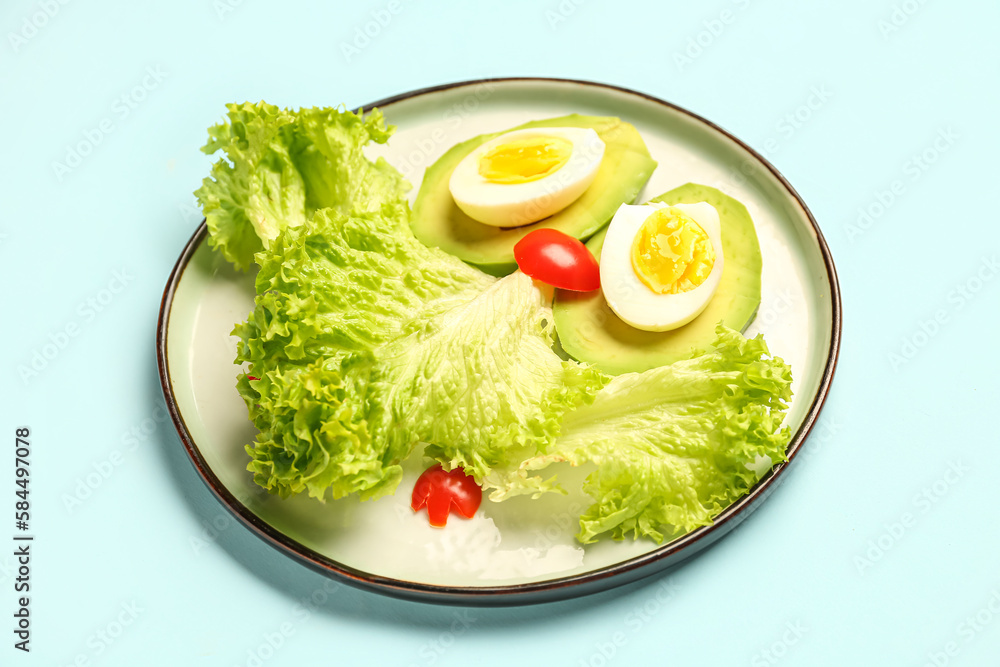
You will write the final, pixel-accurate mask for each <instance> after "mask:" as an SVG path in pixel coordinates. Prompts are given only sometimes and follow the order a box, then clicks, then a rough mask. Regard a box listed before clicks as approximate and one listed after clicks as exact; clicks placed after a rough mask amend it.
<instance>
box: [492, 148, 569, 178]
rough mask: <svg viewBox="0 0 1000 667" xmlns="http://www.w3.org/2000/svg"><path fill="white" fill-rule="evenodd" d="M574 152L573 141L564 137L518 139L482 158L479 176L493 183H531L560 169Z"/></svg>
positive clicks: (494, 149)
mask: <svg viewBox="0 0 1000 667" xmlns="http://www.w3.org/2000/svg"><path fill="white" fill-rule="evenodd" d="M572 152H573V143H572V142H570V141H568V140H566V139H563V138H562V137H550V136H548V137H547V136H537V137H529V138H527V139H515V140H514V141H508V142H506V143H503V144H500V145H499V146H496V147H495V148H493V149H492V150H491V151H489V152H488V153H486V155H483V156H482V157H481V158H479V175H480V176H482V177H483V178H485V179H486V180H487V181H490V182H491V183H501V184H506V185H510V184H514V183H529V182H531V181H537V180H538V179H540V178H544V177H545V176H548V175H549V174H552V173H555V172H556V171H559V169H561V168H562V167H563V165H565V164H566V162H567V161H569V157H570V154H571V153H572Z"/></svg>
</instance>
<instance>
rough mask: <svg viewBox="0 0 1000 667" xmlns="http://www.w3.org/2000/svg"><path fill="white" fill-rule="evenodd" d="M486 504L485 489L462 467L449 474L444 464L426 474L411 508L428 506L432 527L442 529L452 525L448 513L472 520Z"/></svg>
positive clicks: (421, 480)
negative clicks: (449, 524)
mask: <svg viewBox="0 0 1000 667" xmlns="http://www.w3.org/2000/svg"><path fill="white" fill-rule="evenodd" d="M482 502H483V490H482V489H481V488H479V485H478V484H476V480H475V479H474V478H473V477H472V476H471V475H466V474H465V470H463V469H462V468H455V469H454V470H451V471H448V472H445V471H444V468H442V467H441V464H437V465H434V466H431V467H430V468H428V469H427V470H425V471H424V472H423V474H422V475H420V477H419V478H418V479H417V483H416V484H414V485H413V497H412V498H411V500H410V507H412V508H413V511H414V512H416V511H419V510H420V509H422V508H423V507H425V506H426V507H427V516H428V517H429V518H430V521H431V525H432V526H437V527H438V528H440V527H442V526H444V525H445V524H447V523H448V513H449V512H451V511H455V513H456V514H461V515H462V516H464V517H465V518H466V519H471V518H472V516H473V515H474V514H475V513H476V510H477V509H479V505H480V503H482Z"/></svg>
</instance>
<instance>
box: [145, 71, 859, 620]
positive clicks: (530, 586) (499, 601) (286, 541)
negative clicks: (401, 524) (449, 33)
mask: <svg viewBox="0 0 1000 667" xmlns="http://www.w3.org/2000/svg"><path fill="white" fill-rule="evenodd" d="M514 82H530V83H554V84H571V85H578V86H585V87H594V88H602V89H606V90H611V91H614V92H616V93H625V94H628V95H632V96H635V97H639V98H642V99H644V100H647V101H650V102H653V103H655V104H658V105H662V106H664V107H667V108H668V109H671V110H672V111H674V112H679V113H681V114H684V115H687V116H688V117H690V118H692V119H694V120H696V121H698V122H700V123H702V124H704V125H705V126H707V127H709V128H711V129H712V130H714V131H715V132H717V133H719V134H721V135H723V136H725V137H726V138H728V139H729V140H731V141H732V142H734V143H735V144H737V145H738V146H740V147H741V148H743V149H744V150H745V151H747V152H748V153H750V155H752V156H753V157H754V159H756V160H757V161H758V162H759V163H760V164H762V165H764V167H766V168H767V169H768V170H769V171H770V172H771V174H772V175H773V176H774V177H775V178H776V179H777V180H778V181H779V182H780V183H781V185H782V187H784V188H785V189H786V190H787V191H788V193H789V194H791V195H792V197H793V198H794V199H795V200H796V202H797V203H798V205H799V206H800V207H801V208H802V210H803V212H804V213H805V214H806V217H807V218H808V219H809V222H810V224H811V225H812V229H813V233H814V234H815V236H816V240H817V243H818V245H819V248H820V252H821V254H822V256H823V262H824V264H825V266H826V271H827V279H828V281H829V284H830V293H831V306H832V332H831V336H830V348H829V354H828V357H827V362H826V366H825V368H824V370H823V375H822V379H821V381H820V386H819V389H818V391H817V392H816V396H815V397H814V398H813V402H812V405H811V406H810V408H809V411H808V413H807V414H806V417H805V419H804V420H803V422H802V426H801V427H800V428H799V429H798V431H797V432H796V433H795V434H794V435H793V436H792V439H791V441H790V443H789V445H788V461H786V462H783V463H781V464H779V465H776V466H774V468H772V469H771V471H770V472H769V473H767V474H765V476H764V477H762V478H761V480H760V481H759V482H758V483H757V484H756V485H755V486H754V487H753V488H752V489H751V490H750V491H749V492H748V493H747V494H746V495H745V496H743V497H742V498H740V499H739V500H737V501H736V502H734V503H733V504H732V505H730V506H729V507H728V508H727V509H726V510H725V511H723V512H722V513H721V514H720V515H719V516H718V517H716V519H715V523H714V524H712V525H710V526H703V527H701V528H698V529H696V530H694V531H692V532H690V533H688V534H687V535H684V536H683V537H680V538H678V539H676V540H674V541H672V542H670V543H668V544H665V545H664V546H662V547H660V548H658V549H655V550H654V551H651V552H649V553H646V554H643V555H641V556H637V557H635V558H631V559H629V560H626V561H623V562H621V563H616V564H614V565H610V566H606V567H603V568H600V569H598V570H593V571H590V572H586V573H583V574H578V575H574V576H570V577H562V578H557V579H551V580H546V581H539V582H533V583H526V584H517V585H511V586H488V587H485V586H484V587H466V586H443V585H434V584H425V583H419V582H412V581H405V580H400V579H393V578H390V577H383V576H379V575H376V574H372V573H369V572H364V571H361V570H358V569H355V568H352V567H349V566H347V565H344V564H342V563H338V562H337V561H335V560H333V559H331V558H328V557H327V556H324V555H322V554H320V553H318V552H316V551H313V550H312V549H310V548H308V547H306V546H305V545H303V544H301V543H299V542H297V541H295V540H293V539H291V538H289V537H288V536H286V535H285V534H283V533H282V532H281V531H279V530H277V529H276V528H274V527H272V526H271V525H269V524H267V523H265V522H264V521H263V520H262V519H260V518H259V517H258V516H257V515H256V514H254V513H253V512H252V511H250V509H249V508H248V507H247V506H246V505H244V504H243V503H242V502H241V501H239V500H238V499H237V498H236V497H235V496H234V495H233V494H232V493H231V492H230V491H229V489H227V488H226V487H225V486H223V484H222V482H221V481H220V480H219V478H218V477H217V476H216V474H215V473H214V472H213V471H212V469H211V468H210V467H209V466H208V464H207V462H206V461H205V458H204V457H203V456H202V454H201V452H200V450H199V449H198V446H197V445H196V444H195V442H194V439H193V438H192V436H191V433H190V431H189V430H188V428H187V425H186V424H185V422H184V418H183V416H182V415H181V413H180V410H179V408H178V405H177V401H176V399H175V397H174V393H173V388H172V385H171V381H170V372H169V366H168V363H167V325H168V323H169V314H170V308H171V305H172V303H173V297H174V293H175V291H176V289H177V286H178V284H179V283H180V280H181V277H182V275H183V273H184V269H185V268H186V267H187V265H188V263H189V261H190V260H191V257H192V256H193V255H194V253H195V251H196V250H197V249H198V247H199V246H200V245H201V243H202V242H203V241H204V239H205V237H206V236H207V233H208V229H207V227H206V224H205V222H204V221H203V222H202V224H201V225H200V226H199V227H198V229H197V230H196V231H195V233H194V235H193V236H192V237H191V239H190V240H189V241H188V243H187V245H186V246H185V247H184V250H183V252H182V253H181V255H180V257H179V258H178V260H177V263H176V264H175V265H174V268H173V271H171V273H170V277H169V279H168V280H167V285H166V288H165V289H164V291H163V298H162V299H161V301H160V312H159V317H158V320H157V325H156V359H157V367H158V370H159V375H160V385H161V388H162V390H163V396H164V399H165V400H166V404H167V409H168V411H169V413H170V417H171V419H172V420H173V423H174V426H175V427H176V429H177V433H178V435H179V436H180V439H181V442H182V443H183V444H184V448H185V450H186V451H187V453H188V456H189V457H190V459H191V462H192V463H193V464H194V467H195V470H196V471H197V473H198V474H199V476H200V477H201V479H202V481H203V482H204V483H205V484H206V485H207V486H208V488H209V489H210V490H211V491H212V493H213V494H214V495H215V496H216V497H217V498H218V499H219V501H220V502H221V503H222V504H223V505H224V506H225V507H226V508H227V509H228V510H229V511H230V512H231V513H232V514H233V515H234V516H235V517H236V518H237V519H238V520H239V521H240V522H242V523H243V524H244V525H246V526H247V527H248V528H250V529H251V530H252V531H253V532H254V533H255V534H256V535H257V536H258V537H260V538H261V539H263V540H264V541H265V542H266V543H268V544H269V545H271V546H272V547H274V548H275V549H277V550H278V551H280V552H282V553H285V554H287V555H289V556H291V557H292V558H294V559H296V560H298V561H299V562H301V563H303V564H305V565H307V566H309V567H310V568H312V569H314V570H316V571H318V572H320V573H322V574H325V575H327V576H330V577H332V578H333V579H335V580H338V581H340V582H343V583H346V584H349V585H352V586H355V587H357V588H361V589H363V590H369V591H373V592H376V593H382V594H386V595H390V596H393V597H398V598H403V599H408V600H416V601H420V602H431V603H438V604H457V605H470V606H511V605H525V604H536V603H541V602H553V601H556V600H562V599H567V598H571V597H579V596H584V595H590V594H592V593H597V592H600V591H603V590H607V589H609V588H613V587H616V586H622V585H625V584H627V583H630V582H633V581H637V580H639V579H642V578H644V577H649V576H652V575H655V574H658V573H661V572H664V571H666V570H667V569H669V568H672V567H674V566H676V565H678V564H679V563H680V562H681V561H683V560H685V559H687V558H689V557H691V556H693V555H695V554H696V553H698V552H700V551H701V550H702V549H704V548H705V547H707V546H709V545H710V544H712V543H713V542H715V541H716V540H718V539H719V538H721V537H722V536H723V535H725V534H727V533H728V532H730V531H731V530H732V529H733V528H735V527H736V526H737V525H739V523H740V522H741V521H743V520H744V519H745V518H746V517H747V516H749V514H750V513H751V512H753V510H755V509H756V508H757V507H758V506H759V505H760V503H761V502H762V501H763V500H764V499H765V498H766V497H767V496H768V495H770V494H771V493H772V492H773V491H774V489H775V488H776V487H777V484H778V482H780V481H781V479H782V477H783V475H782V473H784V472H785V470H787V468H788V466H789V464H790V463H791V462H792V460H793V459H794V458H795V456H796V455H797V454H798V452H799V450H800V449H801V448H802V445H803V443H804V442H805V440H806V437H807V436H808V435H809V433H810V431H811V430H812V429H813V427H814V426H815V424H816V421H817V419H818V418H819V414H820V411H821V410H822V407H823V404H824V402H825V401H826V397H827V394H828V393H829V390H830V384H831V382H832V381H833V375H834V371H835V370H836V367H837V359H838V357H839V353H840V336H841V327H842V324H841V301H840V287H839V284H838V281H837V271H836V268H835V267H834V264H833V257H832V256H831V254H830V249H829V247H828V246H827V244H826V240H825V239H824V238H823V233H822V232H821V231H820V228H819V225H818V224H817V223H816V219H815V218H814V217H813V215H812V212H811V211H810V210H809V207H808V206H806V204H805V202H804V201H803V200H802V198H801V197H800V196H799V194H798V192H796V191H795V189H794V188H793V187H792V185H791V184H790V183H789V182H788V181H787V180H786V179H785V177H784V176H782V175H781V173H780V172H779V171H778V170H777V169H775V167H774V166H773V165H772V164H771V163H770V162H768V161H767V159H765V158H764V157H763V156H762V155H760V154H758V153H757V152H756V151H755V150H753V149H752V148H751V147H750V146H748V145H747V144H746V143H744V142H743V141H741V140H740V139H738V138H736V137H735V136H733V135H732V134H731V133H729V132H728V131H726V130H724V129H723V128H721V127H719V126H718V125H716V124H715V123H713V122H711V121H709V120H707V119H705V118H702V117H701V116H699V115H698V114H695V113H692V112H690V111H688V110H687V109H684V108H682V107H679V106H677V105H675V104H672V103H670V102H667V101H665V100H662V99H659V98H657V97H653V96H652V95H647V94H645V93H641V92H638V91H635V90H631V89H628V88H624V87H621V86H615V85H611V84H607V83H599V82H594V81H586V80H579V79H562V78H551V77H500V78H487V79H473V80H469V81H459V82H455V83H448V84H443V85H438V86H432V87H428V88H421V89H418V90H413V91H410V92H407V93H402V94H400V95H394V96H392V97H387V98H385V99H382V100H379V101H377V102H373V103H371V104H368V105H365V106H364V107H363V108H364V109H371V108H373V107H385V106H388V105H390V104H393V103H395V102H399V101H402V100H407V99H411V98H414V97H419V96H422V95H427V94H430V93H435V92H438V91H443V90H449V89H454V88H462V87H468V86H480V85H484V84H495V83H498V84H503V83H514Z"/></svg>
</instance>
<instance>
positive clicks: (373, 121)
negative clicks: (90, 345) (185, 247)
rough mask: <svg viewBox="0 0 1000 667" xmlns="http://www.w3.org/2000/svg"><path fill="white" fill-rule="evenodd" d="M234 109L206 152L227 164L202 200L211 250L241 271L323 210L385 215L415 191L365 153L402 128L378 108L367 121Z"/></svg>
mask: <svg viewBox="0 0 1000 667" xmlns="http://www.w3.org/2000/svg"><path fill="white" fill-rule="evenodd" d="M227 109H228V111H227V113H226V122H224V123H220V124H218V125H215V126H213V127H211V128H209V130H208V136H209V139H208V142H207V143H206V144H205V146H204V147H203V148H202V151H204V152H205V153H208V154H210V155H211V154H213V153H216V152H218V151H222V152H223V153H224V157H223V158H220V159H219V160H218V161H217V162H216V163H215V164H214V165H213V166H212V175H211V176H210V177H208V178H205V179H204V181H203V182H202V186H201V187H200V188H199V189H198V190H196V191H195V195H196V196H197V197H198V201H199V202H200V203H201V207H202V211H203V213H204V214H205V219H206V222H207V225H208V229H209V233H210V235H209V243H210V244H211V245H212V246H213V247H215V248H217V249H218V250H219V251H220V252H221V253H222V254H223V255H224V256H225V257H226V259H227V260H229V261H230V262H232V263H233V264H234V265H235V266H236V267H237V268H239V269H243V270H246V269H247V268H249V266H250V263H251V262H252V261H253V256H254V254H255V253H257V252H260V251H261V250H263V249H265V248H266V247H268V245H269V244H270V242H271V241H272V240H273V239H274V238H275V237H277V235H278V233H279V232H280V231H281V230H282V229H284V228H286V227H298V226H300V225H302V224H304V223H305V221H306V220H308V219H309V218H310V217H312V215H313V213H314V212H315V211H316V210H318V209H321V208H328V207H332V208H335V209H337V210H339V211H341V212H345V213H346V212H351V211H378V210H380V209H381V207H382V206H383V204H401V203H402V202H403V201H404V197H405V194H406V192H407V190H408V189H409V185H408V184H407V183H406V181H405V180H403V178H402V176H401V175H400V174H399V172H397V171H396V170H395V169H394V168H393V167H392V166H391V165H389V164H388V163H387V162H386V161H385V160H383V159H381V158H380V159H379V160H377V161H375V162H371V161H370V160H368V159H367V158H365V156H364V155H363V154H362V148H363V147H364V146H365V145H366V144H367V143H369V142H370V141H374V142H377V143H385V142H386V141H387V140H388V138H389V135H390V134H392V131H393V129H394V128H392V127H388V128H387V127H386V125H385V120H384V118H383V116H382V113H381V112H380V111H378V110H377V109H376V110H373V111H372V112H371V113H370V114H368V116H367V117H365V116H364V115H363V114H362V112H361V111H360V110H359V111H358V113H356V114H355V113H350V112H345V111H341V110H338V109H332V108H312V109H302V110H299V111H296V112H292V111H287V110H284V109H280V108H278V107H276V106H274V105H271V104H266V103H265V102H258V103H257V104H250V103H249V102H245V103H243V104H230V105H228V106H227Z"/></svg>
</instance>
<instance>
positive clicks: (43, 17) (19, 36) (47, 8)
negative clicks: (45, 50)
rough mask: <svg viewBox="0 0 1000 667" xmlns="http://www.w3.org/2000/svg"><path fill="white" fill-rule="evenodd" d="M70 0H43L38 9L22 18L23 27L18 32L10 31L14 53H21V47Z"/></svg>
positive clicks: (11, 46)
mask: <svg viewBox="0 0 1000 667" xmlns="http://www.w3.org/2000/svg"><path fill="white" fill-rule="evenodd" d="M69 2H70V0H41V1H40V2H39V3H38V11H35V12H32V13H31V14H30V15H28V16H25V17H24V18H23V19H21V28H20V30H18V31H17V32H8V33H7V41H8V42H10V48H12V49H13V50H14V53H19V52H20V51H21V47H23V46H24V45H25V44H27V43H28V42H29V41H31V40H32V39H34V38H35V37H37V36H38V33H39V32H41V31H42V30H43V29H44V28H45V26H47V25H48V24H49V21H51V20H52V19H54V18H55V17H56V14H58V13H59V10H60V9H62V6H63V5H68V4H69Z"/></svg>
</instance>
